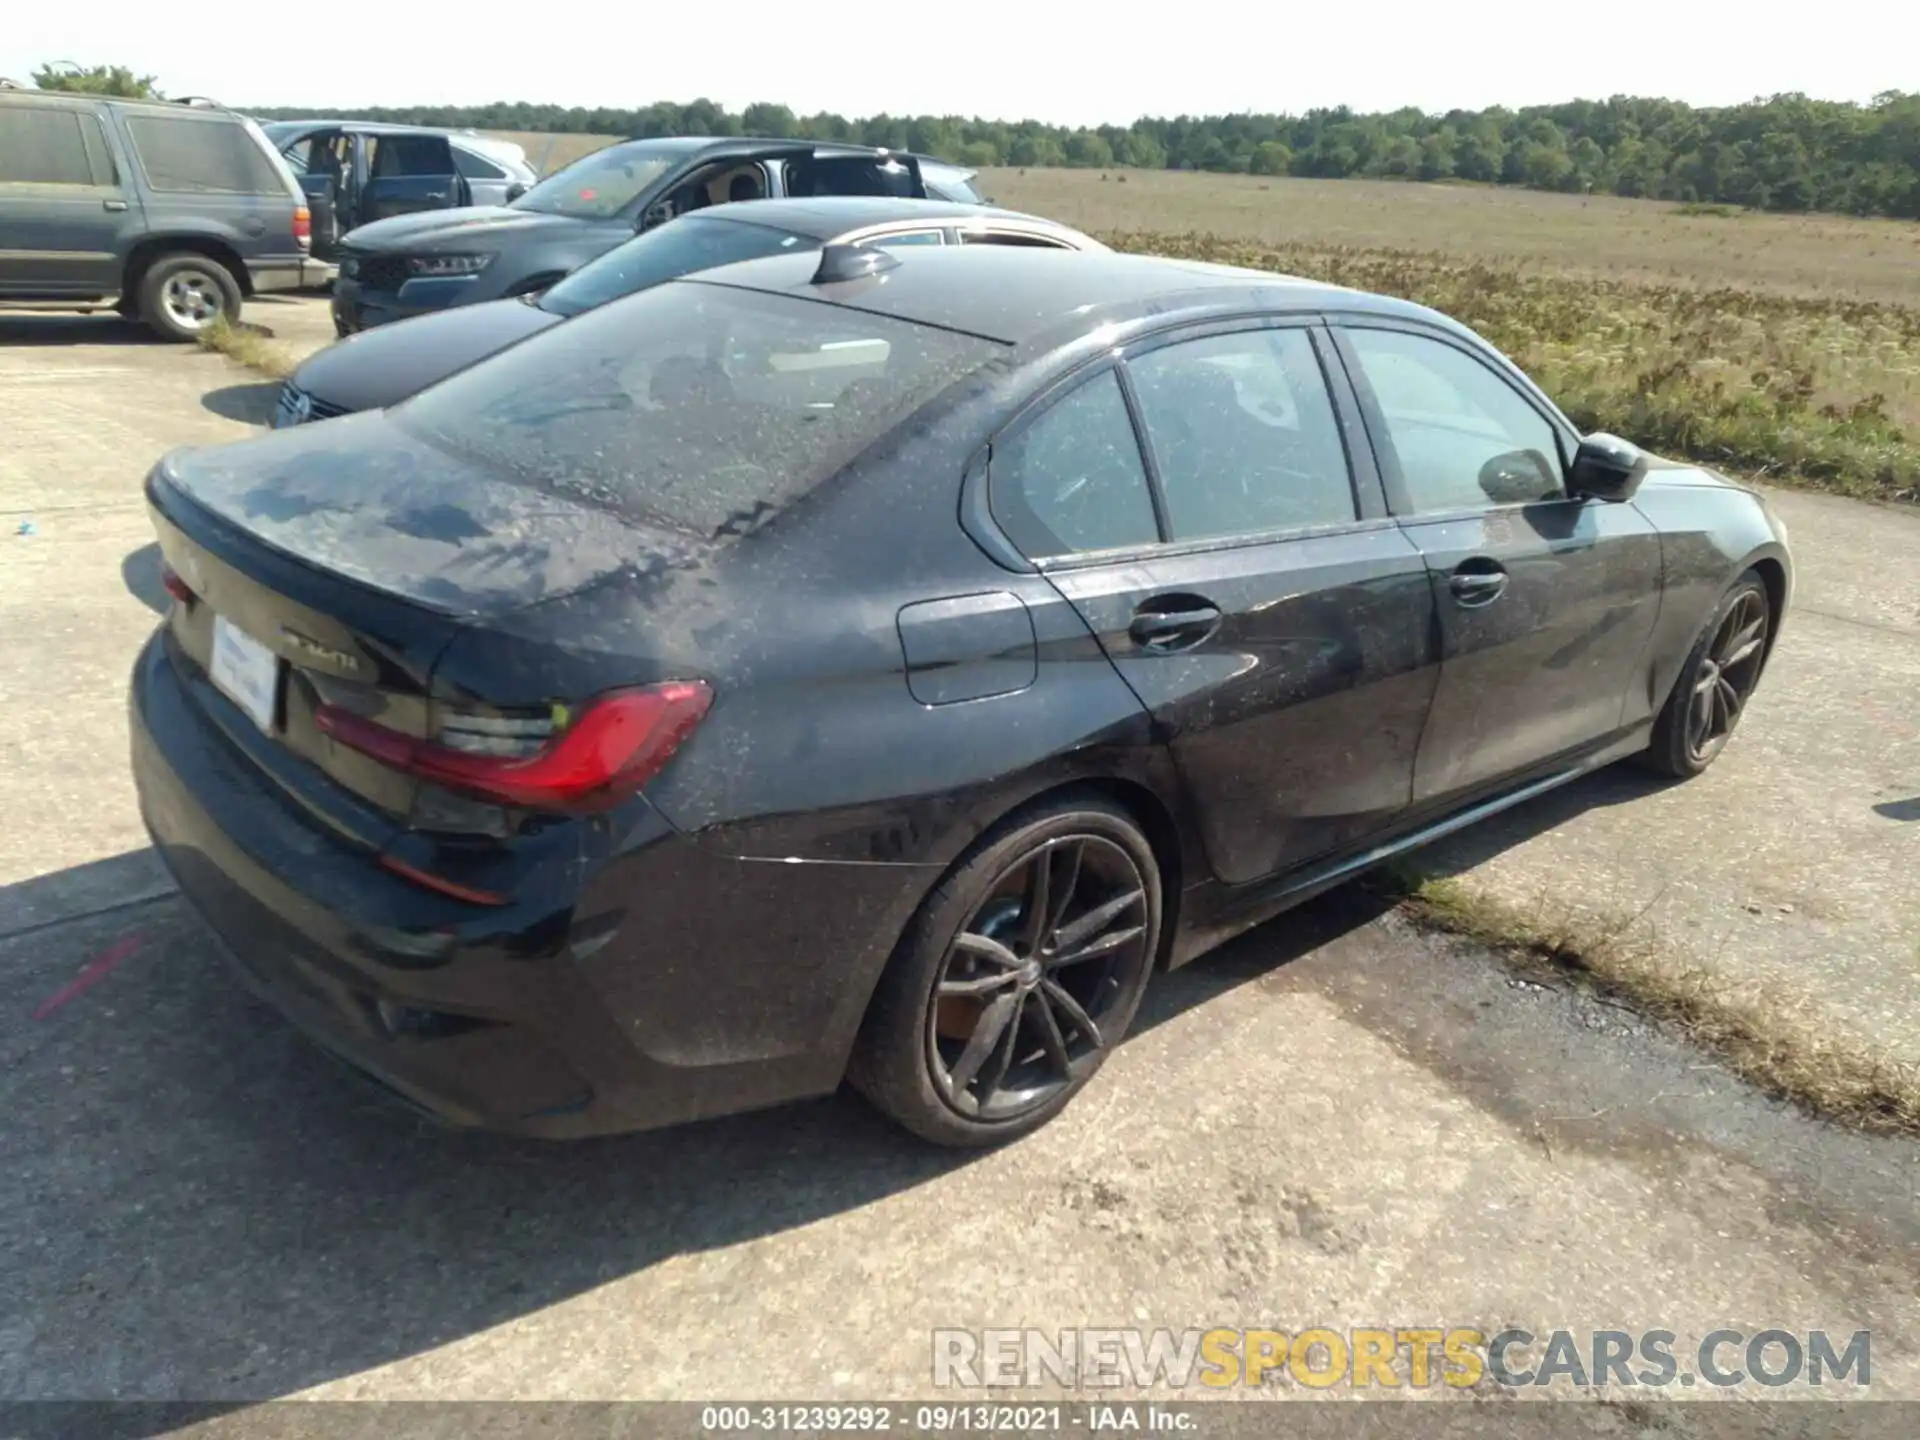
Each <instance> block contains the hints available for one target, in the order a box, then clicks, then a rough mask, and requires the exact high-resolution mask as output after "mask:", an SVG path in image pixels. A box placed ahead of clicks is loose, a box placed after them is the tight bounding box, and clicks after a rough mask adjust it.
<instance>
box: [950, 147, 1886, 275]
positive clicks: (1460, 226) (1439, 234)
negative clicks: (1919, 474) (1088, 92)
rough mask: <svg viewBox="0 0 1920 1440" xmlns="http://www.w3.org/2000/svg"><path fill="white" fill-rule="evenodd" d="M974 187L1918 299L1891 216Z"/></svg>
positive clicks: (1404, 242)
mask: <svg viewBox="0 0 1920 1440" xmlns="http://www.w3.org/2000/svg"><path fill="white" fill-rule="evenodd" d="M1103 175H1104V176H1107V177H1108V178H1104V179H1103V178H1102V177H1103ZM1122 177H1124V178H1122ZM979 183H980V184H981V188H982V189H983V191H984V193H986V194H988V195H990V196H992V197H993V198H994V200H996V201H997V202H999V203H1000V204H1002V205H1009V206H1012V207H1014V208H1015V209H1019V210H1033V211H1037V212H1039V213H1041V214H1045V215H1050V216H1052V217H1053V218H1054V219H1056V220H1062V221H1065V222H1066V223H1067V224H1069V225H1076V226H1079V227H1081V228H1082V229H1087V230H1100V231H1104V230H1159V231H1165V232H1172V233H1178V232H1183V231H1200V232H1203V233H1205V232H1210V233H1213V234H1217V235H1221V236H1223V237H1229V238H1235V239H1245V240H1255V241H1260V242H1263V243H1266V244H1281V243H1301V244H1309V245H1344V246H1354V247H1360V248H1368V249H1373V248H1381V247H1386V248H1392V249H1407V250H1430V251H1444V252H1446V253H1448V254H1451V255H1459V256H1462V257H1465V258H1474V259H1490V260H1501V261H1507V262H1518V263H1526V264H1534V265H1540V266H1544V267H1549V268H1552V269H1556V270H1566V271H1574V272H1586V273H1594V274H1602V275H1607V276H1612V277H1619V278H1627V279H1642V280H1655V281H1660V282H1666V283H1674V282H1678V283H1684V284H1691V285H1700V286H1707V287H1718V286H1723V285H1727V286H1736V287H1739V288H1741V289H1749V290H1761V291H1769V292H1773V293H1780V294H1790V295H1804V296H1810V297H1817V298H1821V299H1837V298H1844V299H1858V300H1881V301H1891V302H1893V303H1895V304H1905V305H1914V304H1920V225H1915V224H1912V223H1910V222H1907V221H1900V220H1858V219H1850V218H1845V217H1840V216H1832V215H1811V216H1797V215H1763V214H1733V215H1727V216H1719V215H1687V214H1683V213H1682V211H1681V207H1679V206H1677V205H1671V204H1667V203H1664V202H1661V201H1654V200H1622V199H1619V198H1618V197H1615V196H1610V195H1596V196H1581V195H1548V194H1544V193H1541V192H1538V191H1532V190H1509V189H1487V188H1483V187H1478V186H1464V185H1412V184H1404V183H1400V182H1395V181H1384V180H1295V179H1282V180H1269V179H1260V178H1257V177H1254V176H1239V175H1201V174H1182V173H1178V172H1174V171H1166V170H1151V171H1139V170H1134V171H1122V170H1114V171H1099V170H1027V171H1020V170H987V171H983V172H982V174H981V179H980V182H979Z"/></svg>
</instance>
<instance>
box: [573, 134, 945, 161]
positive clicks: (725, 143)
mask: <svg viewBox="0 0 1920 1440" xmlns="http://www.w3.org/2000/svg"><path fill="white" fill-rule="evenodd" d="M640 145H647V146H651V147H653V148H654V149H656V150H663V151H668V152H673V153H678V154H682V155H703V154H707V153H712V154H716V155H726V154H730V153H734V152H739V153H745V152H747V151H750V150H770V149H771V150H778V149H787V150H811V151H812V152H813V153H814V154H816V155H896V156H900V157H902V158H905V157H906V155H907V152H906V151H904V150H885V149H882V148H880V147H879V146H875V145H856V144H853V143H852V142H851V141H841V140H779V139H775V138H774V137H772V136H768V135H641V136H636V137H635V138H633V139H631V140H616V141H615V142H614V143H613V144H611V145H608V146H606V147H605V148H604V149H601V150H596V151H594V152H593V153H594V154H596V155H604V154H605V153H606V152H607V151H608V150H619V149H624V148H625V147H627V146H640ZM912 158H916V159H917V158H918V157H917V156H916V157H912Z"/></svg>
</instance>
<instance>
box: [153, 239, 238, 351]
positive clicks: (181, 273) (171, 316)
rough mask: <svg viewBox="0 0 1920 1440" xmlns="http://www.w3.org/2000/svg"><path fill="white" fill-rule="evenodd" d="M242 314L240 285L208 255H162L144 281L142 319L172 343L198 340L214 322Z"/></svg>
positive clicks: (223, 267) (224, 268) (225, 268)
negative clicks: (172, 341)
mask: <svg viewBox="0 0 1920 1440" xmlns="http://www.w3.org/2000/svg"><path fill="white" fill-rule="evenodd" d="M239 314H240V285H239V283H238V282H237V281H236V280H235V279H234V278H233V275H232V273H231V272H230V271H229V270H228V269H227V267H226V266H224V265H222V264H221V263H220V262H219V261H218V260H213V259H209V258H208V257H207V256H205V255H199V254H194V253H190V252H188V253H175V254H172V255H162V256H161V257H160V258H159V259H158V260H156V261H154V262H153V264H151V265H149V266H148V267H147V272H146V274H145V275H143V276H141V277H140V318H141V319H142V320H144V321H146V322H147V324H149V325H151V326H152V327H153V328H154V329H155V330H158V331H159V332H160V333H161V334H162V335H164V336H166V337H167V338H168V339H169V340H198V339H199V338H200V337H201V336H202V335H204V334H206V333H207V331H208V330H209V329H211V328H212V326H213V323H214V321H216V320H219V319H220V318H221V317H223V316H224V317H225V318H227V319H228V320H232V319H235V318H237V317H238V316H239Z"/></svg>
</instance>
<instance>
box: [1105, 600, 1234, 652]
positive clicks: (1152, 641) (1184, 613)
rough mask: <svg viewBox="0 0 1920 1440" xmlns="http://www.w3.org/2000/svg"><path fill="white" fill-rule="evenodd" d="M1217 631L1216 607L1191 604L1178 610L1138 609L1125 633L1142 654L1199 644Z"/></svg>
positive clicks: (1184, 605)
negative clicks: (1131, 638) (1142, 650)
mask: <svg viewBox="0 0 1920 1440" xmlns="http://www.w3.org/2000/svg"><path fill="white" fill-rule="evenodd" d="M1149 603H1151V602H1149ZM1219 628H1220V607H1219V606H1217V605H1209V604H1207V603H1206V602H1205V601H1193V602H1189V603H1185V604H1182V605H1181V606H1180V607H1179V608H1178V609H1166V610H1157V609H1156V610H1149V609H1146V608H1145V607H1142V608H1141V609H1139V610H1136V611H1134V614H1133V623H1132V624H1131V625H1129V626H1128V627H1127V633H1128V634H1129V635H1131V636H1132V637H1133V642H1134V644H1136V645H1138V646H1140V647H1141V648H1142V649H1144V650H1183V649H1186V648H1188V647H1189V646H1193V645H1198V644H1200V643H1201V642H1202V641H1203V640H1205V639H1206V638H1207V637H1208V636H1210V635H1211V634H1213V632H1214V631H1215V630H1218V629H1219Z"/></svg>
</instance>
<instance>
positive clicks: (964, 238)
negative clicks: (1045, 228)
mask: <svg viewBox="0 0 1920 1440" xmlns="http://www.w3.org/2000/svg"><path fill="white" fill-rule="evenodd" d="M960 243H961V244H962V245H1017V246H1021V247H1024V248H1025V249H1029V250H1067V249H1071V248H1072V247H1071V246H1067V245H1062V244H1061V243H1060V242H1059V241H1058V240H1050V239H1048V238H1047V237H1046V236H1044V235H1020V234H1016V233H1015V232H1013V231H1011V230H962V231H961V232H960Z"/></svg>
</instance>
